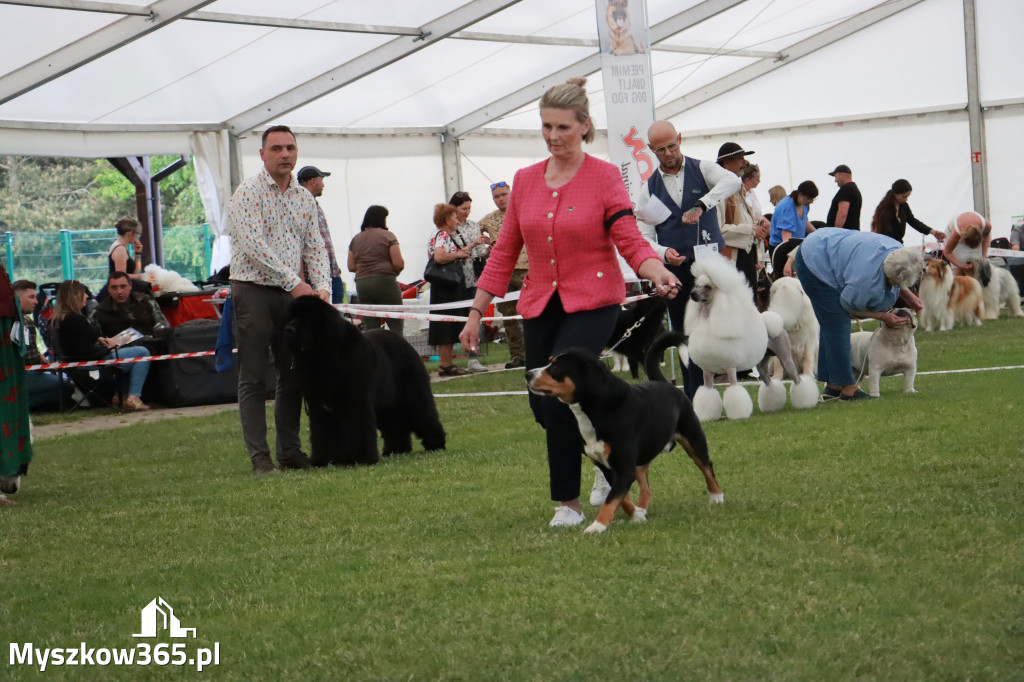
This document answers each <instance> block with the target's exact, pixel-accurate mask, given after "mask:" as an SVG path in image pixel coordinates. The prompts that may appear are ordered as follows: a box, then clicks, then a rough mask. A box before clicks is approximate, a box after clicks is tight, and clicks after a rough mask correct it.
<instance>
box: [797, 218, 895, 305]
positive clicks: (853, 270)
mask: <svg viewBox="0 0 1024 682" xmlns="http://www.w3.org/2000/svg"><path fill="white" fill-rule="evenodd" d="M779 204H780V205H781V204H782V202H779ZM902 247H903V244H900V243H899V242H898V241H896V240H895V239H893V238H892V237H886V236H885V235H882V234H876V233H874V232H854V231H852V230H844V229H842V228H839V227H823V228H821V229H820V230H815V231H814V232H812V233H811V234H810V236H808V237H807V238H806V239H804V241H803V243H802V244H801V245H800V256H801V258H803V261H804V265H806V266H807V269H808V270H810V271H811V274H813V275H814V276H815V277H817V278H818V279H820V280H821V281H822V282H824V283H825V284H827V285H828V286H830V287H832V288H833V289H835V290H836V291H837V292H838V293H839V303H840V305H842V306H843V310H845V311H846V312H848V313H851V314H852V313H854V312H856V311H859V310H872V311H875V312H884V311H886V310H888V309H889V308H891V307H892V306H893V304H895V303H896V299H897V298H898V297H899V295H900V288H899V287H898V286H889V285H888V284H886V283H885V273H884V272H883V270H882V263H883V262H884V261H885V257H886V256H888V255H889V254H890V253H892V252H893V251H895V250H896V249H899V248H902Z"/></svg>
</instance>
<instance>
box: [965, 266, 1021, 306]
mask: <svg viewBox="0 0 1024 682" xmlns="http://www.w3.org/2000/svg"><path fill="white" fill-rule="evenodd" d="M970 262H971V263H972V264H973V265H974V270H973V271H972V272H973V273H974V278H975V279H977V280H978V281H979V282H981V286H982V294H983V295H984V297H985V319H986V320H998V319H999V308H1000V307H1001V306H1002V305H1004V304H1005V305H1006V308H1007V309H1008V310H1009V311H1010V314H1011V315H1013V316H1014V317H1024V312H1021V309H1020V290H1019V289H1018V288H1017V280H1015V279H1014V278H1013V275H1011V274H1010V271H1009V270H1006V269H1005V268H1000V267H997V266H993V265H991V264H990V263H989V262H988V260H986V259H984V258H971V259H970Z"/></svg>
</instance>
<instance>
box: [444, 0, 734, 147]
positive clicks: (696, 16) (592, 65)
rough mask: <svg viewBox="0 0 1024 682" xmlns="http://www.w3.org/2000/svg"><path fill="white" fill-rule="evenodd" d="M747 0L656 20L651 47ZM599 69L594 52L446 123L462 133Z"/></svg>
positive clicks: (722, 1) (712, 0)
mask: <svg viewBox="0 0 1024 682" xmlns="http://www.w3.org/2000/svg"><path fill="white" fill-rule="evenodd" d="M745 1H746V0H704V2H702V3H700V4H699V5H695V6H694V7H691V8H690V9H688V10H685V11H683V12H680V13H679V14H676V15H675V16H673V17H670V18H668V19H666V20H665V21H662V22H660V23H658V24H655V25H654V26H652V27H651V28H650V34H651V45H652V48H651V49H657V48H656V47H653V46H654V44H655V43H658V42H661V41H663V40H666V39H668V38H671V37H672V36H674V35H675V34H677V33H679V32H681V31H685V30H686V29H688V28H690V27H691V26H696V25H697V24H699V23H700V22H702V21H705V20H706V19H710V18H711V17H713V16H715V15H716V14H720V13H722V12H724V11H725V10H727V9H729V8H731V7H735V6H736V5H739V4H742V3H743V2H745ZM600 69H601V55H600V53H594V54H592V55H590V56H589V57H587V58H586V59H581V60H580V61H578V62H576V63H575V64H571V65H570V66H567V67H565V68H564V69H559V70H558V71H555V72H553V73H549V74H548V75H547V76H545V77H544V78H541V79H540V80H537V81H534V82H533V83H531V84H530V85H527V86H526V87H524V88H520V89H518V90H516V91H515V92H513V93H510V94H508V95H506V96H505V97H502V98H501V99H498V100H495V101H494V102H491V103H490V104H488V105H487V106H485V107H481V108H480V109H477V110H476V111H474V112H471V113H469V114H467V115H465V116H463V117H462V118H460V119H458V120H455V121H452V122H451V123H449V124H448V125H447V126H446V128H447V130H448V133H449V134H450V135H454V136H455V137H462V136H464V135H465V134H466V133H468V132H470V131H472V130H475V129H476V128H479V127H481V126H484V125H486V124H488V123H490V122H491V121H494V120H496V119H498V118H500V117H502V116H504V115H505V114H508V113H509V112H512V111H515V110H516V109H518V108H519V107H521V106H525V105H527V104H529V103H530V102H532V101H533V100H535V99H538V98H540V96H541V95H543V94H544V91H545V90H547V89H548V88H549V87H551V86H552V85H557V84H559V83H563V82H565V81H566V80H568V79H569V78H573V77H575V76H580V75H590V74H592V73H594V72H595V71H599V70H600Z"/></svg>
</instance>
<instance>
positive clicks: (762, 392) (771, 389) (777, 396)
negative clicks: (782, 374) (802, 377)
mask: <svg viewBox="0 0 1024 682" xmlns="http://www.w3.org/2000/svg"><path fill="white" fill-rule="evenodd" d="M801 383H803V382H801ZM785 406H786V386H785V384H783V383H782V382H781V381H773V382H772V383H770V384H761V386H760V388H758V389H757V407H758V408H759V409H760V410H761V411H762V412H778V411H779V410H781V409H782V408H783V407H785Z"/></svg>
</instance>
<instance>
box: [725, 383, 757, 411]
mask: <svg viewBox="0 0 1024 682" xmlns="http://www.w3.org/2000/svg"><path fill="white" fill-rule="evenodd" d="M722 404H723V406H724V407H725V416H726V417H728V418H729V419H733V420H736V419H749V418H750V415H752V414H753V413H754V401H752V400H751V399H750V394H749V393H747V389H746V388H744V387H743V386H740V385H739V384H733V385H732V386H730V387H729V388H727V389H725V396H724V397H723V399H722Z"/></svg>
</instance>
